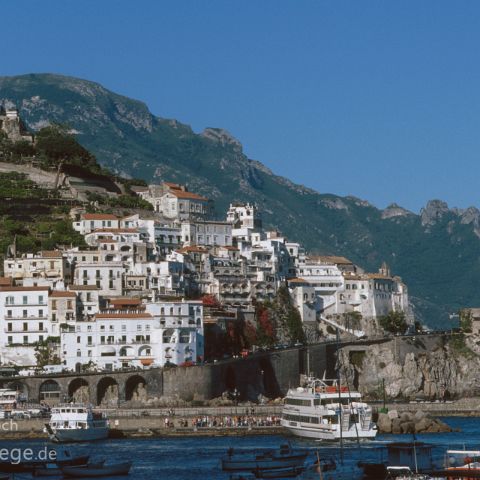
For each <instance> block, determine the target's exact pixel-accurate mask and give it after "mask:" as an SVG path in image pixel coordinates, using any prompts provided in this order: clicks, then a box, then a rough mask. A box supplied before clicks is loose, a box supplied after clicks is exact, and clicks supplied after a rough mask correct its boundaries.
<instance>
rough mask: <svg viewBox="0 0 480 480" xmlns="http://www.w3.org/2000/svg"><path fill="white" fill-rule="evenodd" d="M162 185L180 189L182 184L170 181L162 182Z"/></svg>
mask: <svg viewBox="0 0 480 480" xmlns="http://www.w3.org/2000/svg"><path fill="white" fill-rule="evenodd" d="M163 184H164V185H166V186H167V187H169V188H172V189H175V190H181V189H182V186H181V185H180V184H179V183H172V182H163Z"/></svg>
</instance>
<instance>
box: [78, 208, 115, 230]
mask: <svg viewBox="0 0 480 480" xmlns="http://www.w3.org/2000/svg"><path fill="white" fill-rule="evenodd" d="M119 222H120V220H119V219H118V218H117V217H116V216H115V215H111V214H109V213H83V214H82V215H80V220H78V221H75V222H73V229H74V230H76V231H77V232H79V233H80V234H81V235H85V234H86V233H90V232H93V231H95V230H99V229H105V228H119Z"/></svg>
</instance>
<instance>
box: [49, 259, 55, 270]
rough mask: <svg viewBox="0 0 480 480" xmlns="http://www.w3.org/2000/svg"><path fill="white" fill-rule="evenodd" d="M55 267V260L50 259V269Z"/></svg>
mask: <svg viewBox="0 0 480 480" xmlns="http://www.w3.org/2000/svg"><path fill="white" fill-rule="evenodd" d="M54 269H55V262H54V261H53V260H50V270H54Z"/></svg>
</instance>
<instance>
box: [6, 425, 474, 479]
mask: <svg viewBox="0 0 480 480" xmlns="http://www.w3.org/2000/svg"><path fill="white" fill-rule="evenodd" d="M442 420H443V421H445V422H446V423H448V424H449V425H450V426H451V427H452V428H454V429H456V430H458V431H454V432H452V433H442V434H423V435H420V434H419V435H416V440H417V441H422V442H427V443H430V444H432V445H434V448H433V458H434V461H435V462H437V463H440V462H442V459H443V458H444V454H445V451H446V450H447V449H457V450H460V449H480V418H476V417H449V418H442ZM287 440H290V441H291V442H292V444H293V445H294V446H301V447H303V448H309V449H311V451H312V457H311V458H312V460H313V458H314V455H315V454H316V453H315V452H316V451H317V449H318V451H319V454H320V456H321V457H322V458H325V459H329V458H334V459H335V460H336V462H337V463H338V462H339V461H340V457H341V452H340V449H339V446H338V444H328V443H324V442H316V441H312V440H301V439H298V438H295V437H291V436H287V435H286V436H281V435H268V436H267V435H262V436H247V437H245V436H239V437H234V436H230V437H224V436H218V437H212V436H209V437H198V436H196V437H170V438H169V437H160V438H158V437H157V438H138V439H122V440H120V439H119V440H104V441H98V442H94V443H85V444H70V445H66V446H56V447H55V448H68V449H70V450H71V451H72V453H73V454H75V455H84V454H89V455H90V456H91V458H92V460H95V459H100V458H105V459H106V463H115V462H118V461H126V460H132V461H133V462H134V463H133V468H132V470H131V472H130V476H129V478H135V480H137V479H139V480H143V479H144V480H147V479H148V480H150V479H162V480H198V479H209V480H210V479H211V480H214V479H219V480H220V479H228V478H229V475H228V474H226V473H224V472H222V471H221V468H220V458H221V457H222V455H224V453H225V452H226V450H227V449H228V448H230V447H232V448H234V450H235V451H236V452H255V451H261V450H263V449H268V448H277V447H278V446H279V445H280V444H281V443H285V442H286V441H287ZM393 441H403V442H410V441H413V437H412V435H380V436H378V437H377V439H376V440H374V441H365V442H361V443H360V444H357V442H349V443H346V444H345V447H344V449H343V460H344V462H345V463H346V464H351V465H353V464H356V463H358V462H359V461H380V460H382V458H383V459H385V458H386V456H385V446H386V444H387V443H389V442H393ZM45 445H46V442H45V441H42V440H38V439H36V440H14V441H12V440H9V441H1V442H0V448H1V449H10V450H11V449H26V448H29V449H32V450H33V451H38V450H41V449H43V448H45ZM50 446H53V445H50Z"/></svg>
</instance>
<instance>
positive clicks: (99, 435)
mask: <svg viewBox="0 0 480 480" xmlns="http://www.w3.org/2000/svg"><path fill="white" fill-rule="evenodd" d="M50 438H51V440H52V441H54V442H56V443H69V442H92V441H95V440H104V439H105V438H108V427H104V428H86V429H74V428H71V429H58V430H54V431H53V432H52V433H51V434H50Z"/></svg>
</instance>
